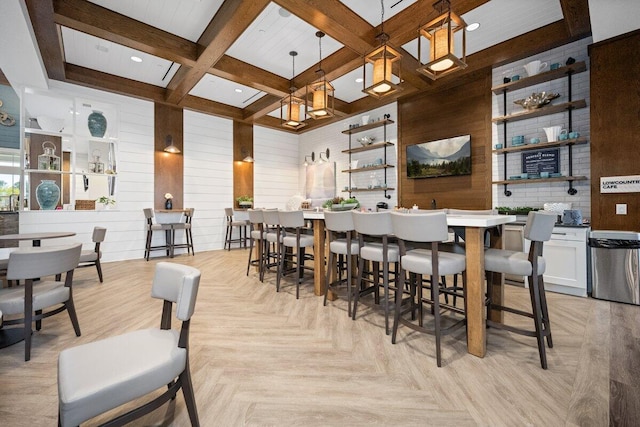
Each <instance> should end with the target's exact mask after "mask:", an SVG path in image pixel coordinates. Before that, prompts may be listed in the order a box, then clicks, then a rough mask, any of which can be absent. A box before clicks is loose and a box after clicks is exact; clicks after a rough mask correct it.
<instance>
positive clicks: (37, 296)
mask: <svg viewBox="0 0 640 427" xmlns="http://www.w3.org/2000/svg"><path fill="white" fill-rule="evenodd" d="M68 299H69V288H67V287H66V286H64V282H54V281H48V282H41V283H37V284H35V285H33V311H37V310H42V309H44V308H45V307H50V306H52V305H55V304H61V303H63V302H65V301H67V300H68ZM0 310H2V311H3V312H4V314H7V315H13V314H21V313H24V287H23V286H15V287H13V288H4V289H0Z"/></svg>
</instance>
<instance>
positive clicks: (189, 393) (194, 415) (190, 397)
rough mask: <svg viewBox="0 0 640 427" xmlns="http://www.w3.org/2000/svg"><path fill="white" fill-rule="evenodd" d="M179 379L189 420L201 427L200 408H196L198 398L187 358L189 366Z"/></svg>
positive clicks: (193, 424)
mask: <svg viewBox="0 0 640 427" xmlns="http://www.w3.org/2000/svg"><path fill="white" fill-rule="evenodd" d="M179 378H180V379H179V381H180V382H181V383H182V395H183V396H184V402H185V404H186V405H187V412H188V413H189V420H190V421H191V426H192V427H200V420H199V419H198V409H197V408H196V399H195V396H194V393H193V384H192V383H191V373H190V371H189V361H188V360H187V366H186V367H185V369H184V371H182V373H181V374H180V377H179Z"/></svg>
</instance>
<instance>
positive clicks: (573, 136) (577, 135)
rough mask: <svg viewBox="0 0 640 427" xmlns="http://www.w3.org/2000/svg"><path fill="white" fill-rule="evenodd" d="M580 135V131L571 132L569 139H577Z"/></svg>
mask: <svg viewBox="0 0 640 427" xmlns="http://www.w3.org/2000/svg"><path fill="white" fill-rule="evenodd" d="M579 136H580V132H569V139H576V138H578V137H579Z"/></svg>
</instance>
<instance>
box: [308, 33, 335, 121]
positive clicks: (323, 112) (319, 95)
mask: <svg viewBox="0 0 640 427" xmlns="http://www.w3.org/2000/svg"><path fill="white" fill-rule="evenodd" d="M316 37H318V46H319V51H320V62H318V69H317V70H316V73H317V74H318V76H319V77H318V80H316V81H314V82H313V83H309V84H308V85H307V86H306V93H305V101H306V107H307V114H308V115H309V116H311V117H312V118H313V119H326V118H328V117H332V116H333V115H334V104H333V95H334V89H333V86H332V85H331V83H329V82H328V81H327V76H326V75H325V74H324V70H323V69H322V38H323V37H324V33H323V32H322V31H318V32H316ZM310 98H311V101H309V99H310ZM309 102H311V105H309Z"/></svg>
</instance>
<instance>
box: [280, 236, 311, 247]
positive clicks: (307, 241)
mask: <svg viewBox="0 0 640 427" xmlns="http://www.w3.org/2000/svg"><path fill="white" fill-rule="evenodd" d="M282 244H283V245H285V246H287V247H291V248H295V247H296V246H297V245H298V243H297V241H296V236H295V234H288V235H286V236H284V238H283V239H282ZM309 246H313V236H311V235H309V234H301V235H300V247H303V248H308V247H309Z"/></svg>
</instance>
